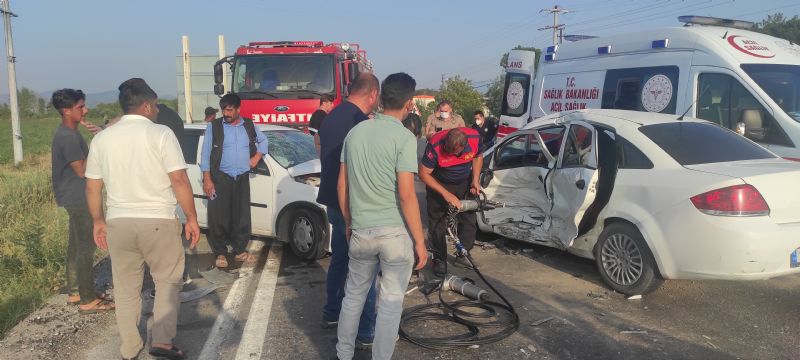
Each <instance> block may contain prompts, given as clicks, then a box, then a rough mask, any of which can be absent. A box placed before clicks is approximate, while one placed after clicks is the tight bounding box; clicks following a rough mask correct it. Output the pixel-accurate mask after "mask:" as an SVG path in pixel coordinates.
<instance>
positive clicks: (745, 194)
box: [691, 184, 769, 216]
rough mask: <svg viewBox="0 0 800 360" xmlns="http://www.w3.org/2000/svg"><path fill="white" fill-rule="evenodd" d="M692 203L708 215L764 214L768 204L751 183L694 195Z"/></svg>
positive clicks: (767, 209) (767, 212)
mask: <svg viewBox="0 0 800 360" xmlns="http://www.w3.org/2000/svg"><path fill="white" fill-rule="evenodd" d="M691 200H692V204H694V206H695V207H696V208H697V209H698V210H700V211H701V212H703V213H704V214H708V215H718V216H764V215H769V206H768V205H767V202H766V201H765V200H764V197H762V196H761V193H760V192H758V190H756V188H754V187H753V185H748V184H745V185H734V186H729V187H726V188H722V189H717V190H712V191H709V192H707V193H703V194H700V195H695V196H693V197H692V198H691Z"/></svg>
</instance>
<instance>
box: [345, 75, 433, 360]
mask: <svg viewBox="0 0 800 360" xmlns="http://www.w3.org/2000/svg"><path fill="white" fill-rule="evenodd" d="M415 86H416V81H414V79H413V78H412V77H411V76H409V75H408V74H405V73H397V74H392V75H389V76H388V77H387V78H386V80H384V81H383V85H382V86H381V102H382V103H383V109H384V112H383V113H382V114H378V115H377V116H376V117H375V119H374V120H370V121H365V122H362V123H360V124H358V125H357V126H356V127H354V128H353V130H352V131H350V134H348V135H347V138H346V139H345V141H344V146H343V147H342V157H341V166H340V170H339V182H338V184H337V188H338V194H339V208H340V209H341V210H342V215H343V216H344V221H345V224H346V225H347V229H346V235H347V236H348V238H349V242H350V243H349V245H350V253H349V256H350V264H349V271H348V274H347V286H345V297H344V301H343V302H342V311H341V314H340V315H339V327H338V331H337V337H338V342H337V343H336V355H337V357H338V358H339V359H342V360H350V359H352V357H353V353H354V347H355V341H356V330H357V328H358V322H357V321H358V318H359V316H360V315H361V313H362V310H363V309H364V303H365V301H366V299H367V297H368V295H367V294H368V292H369V290H370V288H371V287H372V286H374V282H375V281H374V276H375V272H376V271H377V269H378V267H379V266H380V269H381V277H380V293H379V294H378V299H379V301H380V303H379V304H378V317H377V319H376V323H375V339H374V343H373V346H372V359H373V360H384V359H385V360H388V359H391V358H392V354H393V353H394V346H395V342H396V341H397V330H398V328H399V326H400V316H401V315H402V313H403V298H404V297H405V292H406V288H407V287H408V280H409V279H410V278H411V270H412V268H414V258H415V257H416V258H417V264H416V269H417V270H419V269H421V268H422V267H424V266H425V263H426V261H427V259H428V251H427V249H426V247H425V239H424V235H423V233H422V221H421V220H420V212H419V203H418V202H417V193H416V191H415V189H414V173H416V172H417V139H416V138H415V137H414V135H412V134H411V133H410V132H409V131H408V130H406V129H405V128H404V127H403V123H402V120H403V119H405V117H406V115H408V113H409V111H410V110H411V109H413V107H414V101H413V100H412V97H413V96H414V87H415ZM412 238H413V241H412Z"/></svg>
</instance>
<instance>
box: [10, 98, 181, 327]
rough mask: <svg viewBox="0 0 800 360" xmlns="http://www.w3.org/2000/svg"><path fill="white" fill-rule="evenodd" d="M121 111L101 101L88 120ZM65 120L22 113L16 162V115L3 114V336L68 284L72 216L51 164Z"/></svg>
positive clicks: (173, 104) (174, 104)
mask: <svg viewBox="0 0 800 360" xmlns="http://www.w3.org/2000/svg"><path fill="white" fill-rule="evenodd" d="M162 102H163V103H166V104H167V105H168V106H170V107H172V108H173V109H174V108H176V107H177V102H176V101H175V100H162ZM120 113H121V111H120V109H119V106H118V105H116V104H101V105H98V107H97V108H96V109H92V110H90V111H89V114H88V116H87V120H88V121H91V122H93V123H95V124H98V125H99V124H102V123H103V120H102V119H103V118H111V117H114V116H117V115H119V114H120ZM60 122H61V119H60V117H59V116H58V115H57V114H56V113H55V112H50V113H48V114H44V115H40V116H33V117H22V119H21V120H20V125H21V128H22V146H23V161H22V163H21V164H20V165H19V166H14V165H13V159H14V156H13V151H12V137H11V121H10V119H9V118H8V117H0V134H2V135H0V224H2V225H0V338H2V337H3V335H4V334H5V333H6V332H7V331H8V330H9V329H10V328H12V327H13V326H14V325H15V324H16V323H17V322H18V321H19V320H21V319H22V318H24V317H25V316H26V315H28V314H30V313H31V312H32V311H34V310H36V309H37V308H38V307H39V306H41V304H42V303H43V302H44V301H45V300H46V299H47V298H48V297H49V296H51V295H52V294H53V293H54V292H56V291H57V290H58V289H59V288H61V287H62V286H63V285H64V266H65V260H66V259H65V258H66V252H67V227H68V224H67V219H68V217H67V213H66V211H65V210H63V209H60V208H58V207H57V206H56V203H55V199H54V198H53V191H52V185H51V169H50V144H51V143H52V140H53V134H54V133H55V130H56V128H58V125H59V123H60ZM80 129H81V133H82V134H83V135H84V137H85V138H86V139H87V143H90V139H89V138H90V136H89V134H88V133H87V132H86V129H83V128H82V127H80Z"/></svg>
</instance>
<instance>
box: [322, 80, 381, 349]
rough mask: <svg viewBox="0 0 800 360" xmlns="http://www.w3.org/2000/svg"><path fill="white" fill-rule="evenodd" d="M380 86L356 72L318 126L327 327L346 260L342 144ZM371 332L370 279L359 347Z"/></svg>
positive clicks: (333, 320)
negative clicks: (327, 241) (327, 233)
mask: <svg viewBox="0 0 800 360" xmlns="http://www.w3.org/2000/svg"><path fill="white" fill-rule="evenodd" d="M379 86H380V84H379V83H378V79H377V78H376V77H375V75H373V74H370V73H363V74H361V75H359V77H358V78H357V79H356V80H354V81H353V83H352V84H351V85H350V96H349V97H348V99H347V101H345V102H343V103H342V104H341V105H339V106H337V107H336V108H334V109H333V110H332V111H331V112H330V113H329V114H328V115H327V116H326V117H325V120H324V121H323V122H322V126H321V127H320V129H319V138H320V159H321V163H322V174H321V179H320V187H319V195H318V197H317V202H319V203H320V204H323V205H325V206H326V207H327V211H328V221H329V222H330V223H331V227H332V232H331V251H332V253H333V254H332V256H331V263H330V265H329V266H328V278H327V281H326V286H327V301H326V303H325V308H324V310H323V314H322V327H323V328H326V329H333V328H336V326H337V325H338V322H339V312H340V311H341V308H342V299H344V284H345V280H346V279H347V267H348V261H349V258H348V255H347V252H348V245H347V238H346V236H345V223H344V218H343V217H342V212H341V210H340V209H339V200H338V196H337V192H336V182H337V181H338V178H339V158H340V156H341V153H342V144H343V143H344V139H345V137H346V136H347V134H348V133H349V132H350V129H352V128H353V127H354V126H356V124H358V123H360V122H362V121H364V120H367V119H368V117H367V114H369V113H371V112H372V111H374V110H375V108H376V107H377V105H378V87H379ZM374 334H375V286H374V282H373V286H372V288H371V290H370V292H369V296H368V298H367V303H366V305H365V306H364V312H363V313H362V314H361V323H360V326H359V331H358V343H357V346H358V347H359V348H368V347H369V346H371V345H372V338H373V337H374Z"/></svg>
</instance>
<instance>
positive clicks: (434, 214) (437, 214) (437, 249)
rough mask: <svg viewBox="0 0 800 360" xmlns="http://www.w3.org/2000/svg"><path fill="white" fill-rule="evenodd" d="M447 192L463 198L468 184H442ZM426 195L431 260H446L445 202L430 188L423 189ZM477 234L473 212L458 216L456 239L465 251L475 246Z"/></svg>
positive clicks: (476, 224) (467, 189)
mask: <svg viewBox="0 0 800 360" xmlns="http://www.w3.org/2000/svg"><path fill="white" fill-rule="evenodd" d="M442 186H444V188H445V189H447V191H449V192H450V193H452V194H453V195H455V196H457V197H458V198H459V199H463V198H464V194H465V193H467V191H469V182H464V183H463V184H455V185H448V184H442ZM425 190H426V192H427V194H426V195H425V200H426V201H427V203H428V234H429V235H430V237H429V238H428V242H429V244H430V245H431V248H432V249H433V258H434V259H437V260H446V259H447V241H446V240H445V235H446V234H447V209H448V206H449V205H448V203H447V201H446V200H445V199H444V198H443V197H442V196H441V195H439V193H438V192H436V191H435V190H433V189H431V188H426V189H425ZM477 232H478V223H477V218H476V217H475V213H474V212H466V213H460V214H458V239H459V240H460V241H461V244H462V245H464V248H466V249H467V251H469V250H472V246H473V245H475V236H476V234H477Z"/></svg>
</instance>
